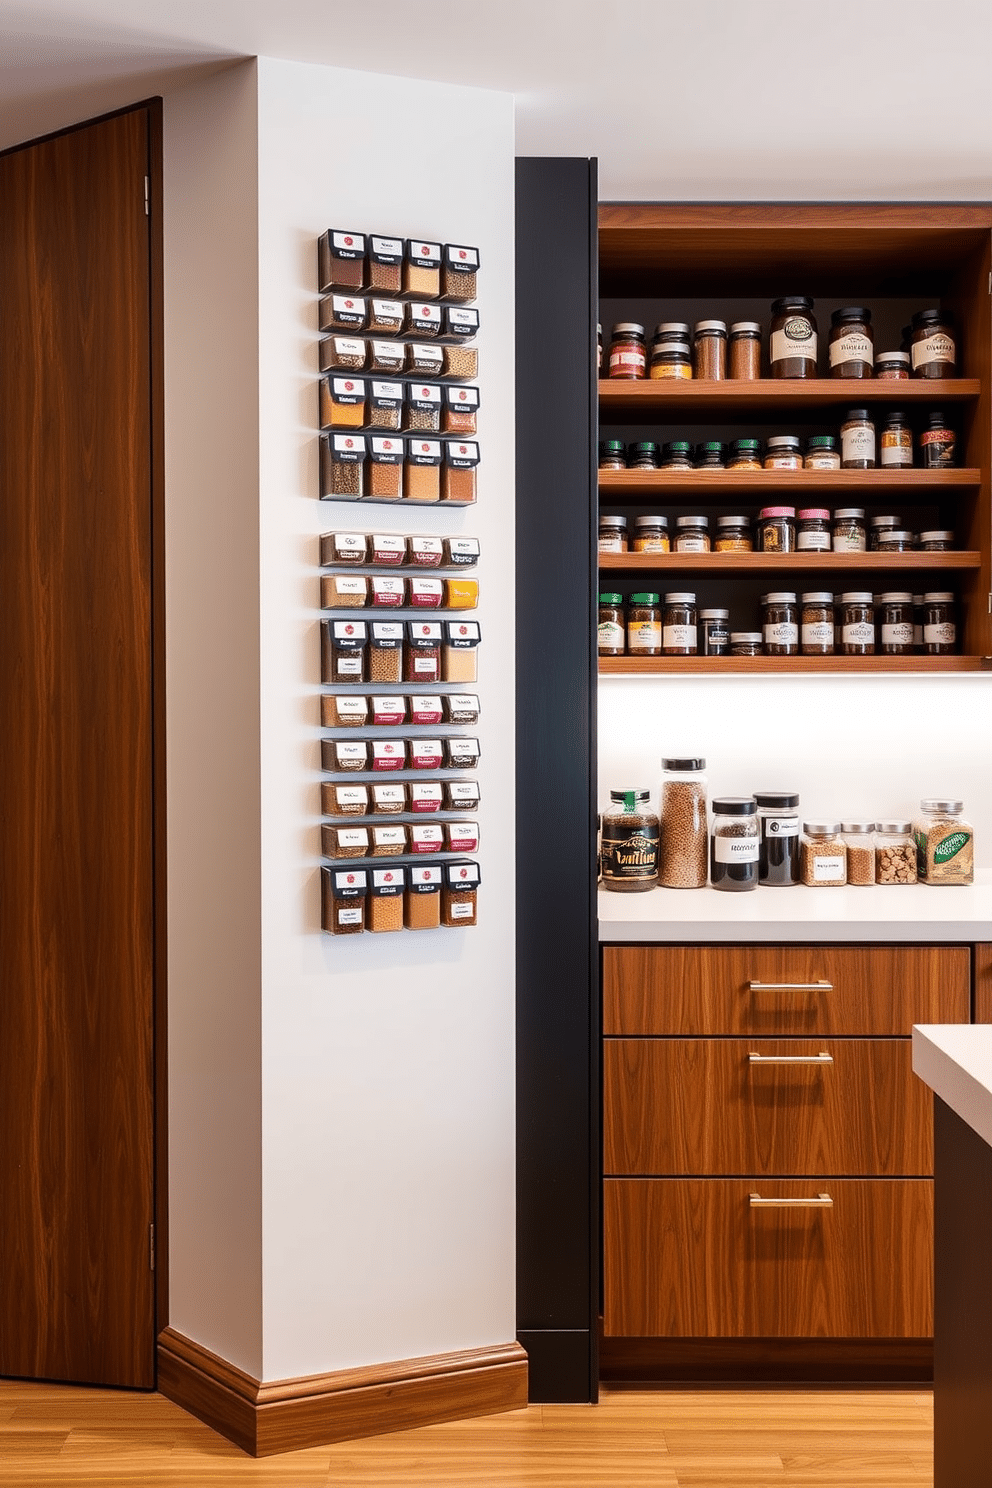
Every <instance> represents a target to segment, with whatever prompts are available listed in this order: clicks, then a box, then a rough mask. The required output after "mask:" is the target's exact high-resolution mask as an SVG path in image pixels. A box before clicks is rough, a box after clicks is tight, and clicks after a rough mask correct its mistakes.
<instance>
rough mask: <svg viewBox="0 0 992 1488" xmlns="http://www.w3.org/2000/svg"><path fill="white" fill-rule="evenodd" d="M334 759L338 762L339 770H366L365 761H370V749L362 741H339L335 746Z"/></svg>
mask: <svg viewBox="0 0 992 1488" xmlns="http://www.w3.org/2000/svg"><path fill="white" fill-rule="evenodd" d="M334 758H335V759H336V760H337V764H338V769H347V768H348V767H349V766H351V767H352V768H353V769H359V770H364V769H365V761H366V760H367V759H368V749H367V748H366V745H365V744H364V742H363V741H362V740H361V739H355V740H354V741H352V740H350V739H338V740H336V741H335V744H334Z"/></svg>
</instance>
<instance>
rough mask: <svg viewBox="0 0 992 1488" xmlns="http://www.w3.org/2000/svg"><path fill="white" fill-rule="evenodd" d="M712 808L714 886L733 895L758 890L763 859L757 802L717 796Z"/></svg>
mask: <svg viewBox="0 0 992 1488" xmlns="http://www.w3.org/2000/svg"><path fill="white" fill-rule="evenodd" d="M712 808H713V823H712V826H711V828H710V882H711V884H712V885H713V887H714V888H715V889H723V890H726V891H729V892H731V893H742V892H744V891H746V890H748V889H756V888H757V887H758V868H759V861H760V856H761V840H760V837H759V835H758V818H757V811H758V805H757V802H756V801H755V800H754V798H753V796H717V797H715V799H714V800H713V802H712Z"/></svg>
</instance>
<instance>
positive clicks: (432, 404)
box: [373, 382, 441, 413]
mask: <svg viewBox="0 0 992 1488" xmlns="http://www.w3.org/2000/svg"><path fill="white" fill-rule="evenodd" d="M373 386H374V384H373ZM410 404H411V406H412V407H413V408H415V409H416V410H417V411H418V412H419V413H429V412H432V411H433V410H434V409H436V408H440V406H441V389H440V388H439V387H438V385H437V383H434V382H415V383H413V384H412V386H411V388H410Z"/></svg>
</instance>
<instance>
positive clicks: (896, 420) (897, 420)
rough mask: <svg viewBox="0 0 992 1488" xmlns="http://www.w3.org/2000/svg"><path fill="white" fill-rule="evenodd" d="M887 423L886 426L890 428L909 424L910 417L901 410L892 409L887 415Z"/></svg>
mask: <svg viewBox="0 0 992 1488" xmlns="http://www.w3.org/2000/svg"><path fill="white" fill-rule="evenodd" d="M931 417H932V415H931ZM885 422H886V425H887V426H889V427H891V425H892V424H908V423H909V415H908V414H907V413H906V412H905V411H904V410H903V409H901V408H892V409H890V410H889V412H888V413H887V414H886V415H885Z"/></svg>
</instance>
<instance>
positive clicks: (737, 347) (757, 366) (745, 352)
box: [728, 320, 761, 382]
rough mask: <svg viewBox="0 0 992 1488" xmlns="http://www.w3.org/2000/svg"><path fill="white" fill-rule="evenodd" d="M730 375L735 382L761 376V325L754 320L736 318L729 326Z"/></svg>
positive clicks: (751, 379) (755, 380) (752, 379)
mask: <svg viewBox="0 0 992 1488" xmlns="http://www.w3.org/2000/svg"><path fill="white" fill-rule="evenodd" d="M728 360H729V363H730V376H731V377H732V378H733V379H734V380H735V381H737V382H757V381H758V380H759V379H760V377H761V326H760V324H759V322H758V321H756V320H737V321H735V322H734V324H733V325H732V326H731V327H730V341H729V351H728Z"/></svg>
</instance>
